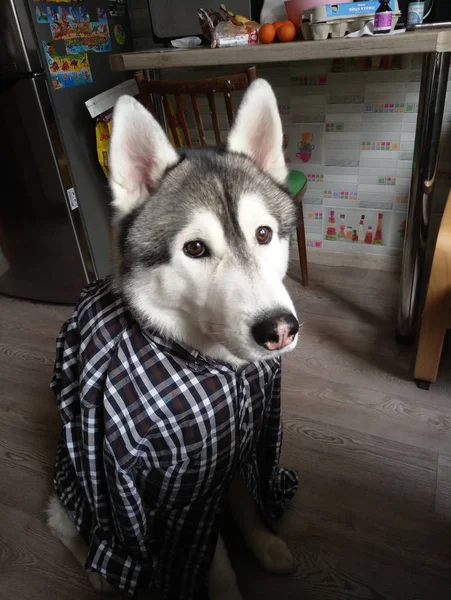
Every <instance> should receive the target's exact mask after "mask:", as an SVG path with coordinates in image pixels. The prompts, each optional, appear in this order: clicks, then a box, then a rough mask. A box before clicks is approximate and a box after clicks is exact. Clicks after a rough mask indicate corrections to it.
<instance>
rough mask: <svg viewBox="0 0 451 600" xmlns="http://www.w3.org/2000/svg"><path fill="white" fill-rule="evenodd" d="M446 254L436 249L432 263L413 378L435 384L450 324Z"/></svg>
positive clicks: (450, 308) (450, 304) (450, 306)
mask: <svg viewBox="0 0 451 600" xmlns="http://www.w3.org/2000/svg"><path fill="white" fill-rule="evenodd" d="M446 255H447V251H446V252H443V251H440V249H439V248H437V249H436V253H435V256H434V260H433V263H432V269H431V275H430V278H429V285H428V291H427V295H426V302H425V305H424V311H423V316H422V320H421V329H420V337H419V341H418V349H417V357H416V361H415V374H414V377H415V380H417V382H430V383H435V381H436V380H437V373H438V368H439V365H440V358H441V355H442V350H443V343H444V341H445V335H446V330H447V328H448V327H449V326H450V310H451V302H450V293H449V285H450V282H449V275H448V273H447V271H446V268H445V267H446V262H447V260H448V259H447V256H446ZM444 265H445V266H444Z"/></svg>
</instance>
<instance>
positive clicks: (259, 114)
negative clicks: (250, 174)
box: [227, 79, 288, 183]
mask: <svg viewBox="0 0 451 600" xmlns="http://www.w3.org/2000/svg"><path fill="white" fill-rule="evenodd" d="M282 141H283V131H282V122H281V120H280V115H279V109H278V107H277V101H276V97H275V95H274V92H273V90H272V88H271V86H270V85H269V83H268V82H267V81H265V80H264V79H257V80H256V81H254V82H253V83H252V84H251V85H250V86H249V89H248V90H247V92H246V94H245V95H244V98H243V101H242V102H241V105H240V108H239V110H238V114H237V116H236V120H235V123H234V125H233V127H232V130H231V132H230V135H229V138H228V141H227V149H228V150H230V151H232V152H241V153H243V154H246V155H247V156H249V157H250V158H252V160H254V161H255V162H256V163H257V165H258V166H259V167H260V168H261V169H263V170H264V171H266V172H267V173H269V175H271V176H272V177H273V178H274V179H275V180H276V181H278V182H280V183H285V180H286V177H287V173H288V171H287V167H286V164H285V158H284V155H283V151H282Z"/></svg>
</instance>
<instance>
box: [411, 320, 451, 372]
mask: <svg viewBox="0 0 451 600" xmlns="http://www.w3.org/2000/svg"><path fill="white" fill-rule="evenodd" d="M445 334H446V326H445V323H444V322H443V316H442V314H441V312H440V311H436V313H435V314H432V313H431V314H429V315H426V314H425V315H424V316H423V323H422V325H421V333H420V339H419V342H418V350H417V358H416V361H415V375H414V378H415V380H416V381H417V382H429V383H435V382H436V381H437V374H438V368H439V365H440V359H441V356H442V350H443V342H444V341H445Z"/></svg>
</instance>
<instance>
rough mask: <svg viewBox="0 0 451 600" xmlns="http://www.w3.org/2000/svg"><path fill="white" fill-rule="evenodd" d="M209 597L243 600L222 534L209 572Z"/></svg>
mask: <svg viewBox="0 0 451 600" xmlns="http://www.w3.org/2000/svg"><path fill="white" fill-rule="evenodd" d="M208 597H209V600H243V597H242V595H241V593H240V590H239V588H238V584H237V582H236V575H235V571H234V570H233V567H232V565H231V563H230V559H229V555H228V554H227V550H226V547H225V545H224V540H223V539H222V537H221V536H219V538H218V543H217V544H216V550H215V555H214V557H213V562H212V564H211V567H210V573H209V574H208Z"/></svg>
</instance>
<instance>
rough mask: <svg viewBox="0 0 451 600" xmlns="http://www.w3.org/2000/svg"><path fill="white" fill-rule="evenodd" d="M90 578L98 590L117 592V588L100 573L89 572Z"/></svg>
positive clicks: (106, 592)
mask: <svg viewBox="0 0 451 600" xmlns="http://www.w3.org/2000/svg"><path fill="white" fill-rule="evenodd" d="M88 579H89V583H90V584H91V585H92V587H93V588H94V589H95V590H97V591H98V592H103V593H104V594H114V592H116V589H115V588H114V587H113V586H112V585H111V584H110V583H108V581H107V580H106V579H104V578H103V577H102V576H101V575H99V574H98V573H94V572H91V573H88Z"/></svg>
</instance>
